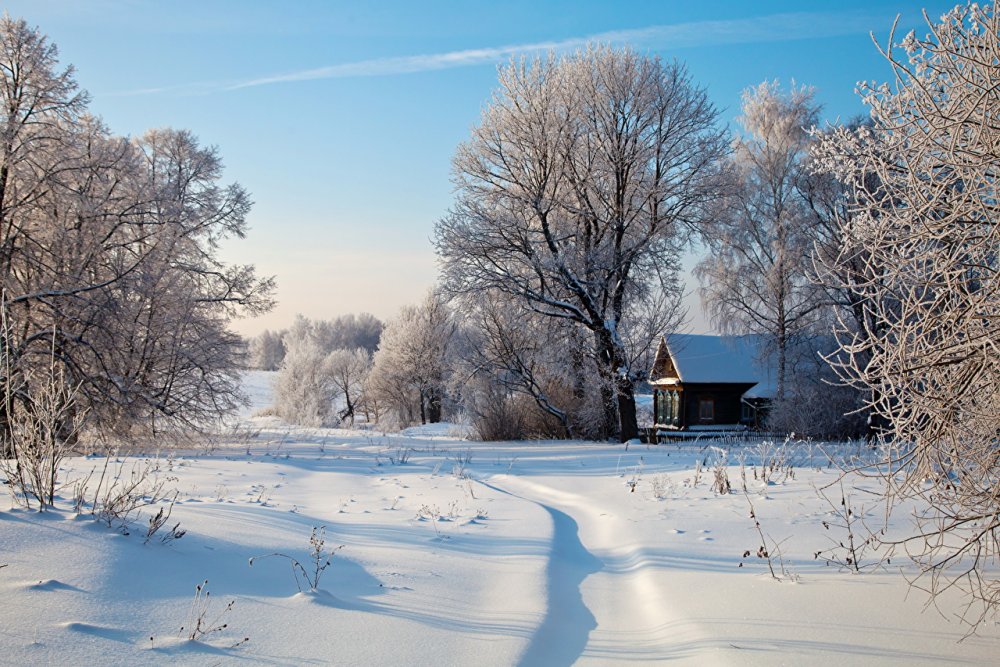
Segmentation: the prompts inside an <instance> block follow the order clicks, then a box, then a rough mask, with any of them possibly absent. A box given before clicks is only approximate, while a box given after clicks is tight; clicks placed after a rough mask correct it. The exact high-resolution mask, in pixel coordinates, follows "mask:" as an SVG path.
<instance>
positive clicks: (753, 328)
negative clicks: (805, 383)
mask: <svg viewBox="0 0 1000 667" xmlns="http://www.w3.org/2000/svg"><path fill="white" fill-rule="evenodd" d="M818 116H819V106H818V105H817V104H816V102H815V101H814V95H813V91H812V90H811V89H809V88H805V87H793V88H792V89H791V90H790V91H789V92H787V93H785V92H783V91H782V90H781V89H780V88H779V86H778V84H777V83H772V82H764V83H762V84H760V85H759V86H757V87H755V88H751V89H749V90H747V91H746V92H745V93H744V94H743V115H742V117H741V118H740V123H741V125H742V126H743V134H742V135H740V136H738V137H737V138H736V139H735V140H734V142H733V144H734V151H733V156H732V160H731V165H730V166H731V170H730V171H729V175H730V180H729V183H728V184H727V197H726V199H725V200H724V202H723V205H722V206H720V207H719V209H718V210H717V216H716V220H715V224H714V225H712V226H711V227H708V228H706V233H705V234H704V240H705V241H706V245H707V246H708V255H707V256H706V257H705V258H704V259H703V260H702V261H701V262H700V263H699V264H698V266H697V267H696V269H695V274H696V275H697V276H698V278H699V280H700V281H701V285H702V287H701V296H702V301H703V303H704V304H705V305H706V309H707V311H708V313H709V314H710V317H711V319H712V323H713V324H714V325H715V326H716V327H717V328H718V329H720V330H721V331H723V332H724V333H730V334H745V333H759V334H765V335H767V336H768V337H769V338H770V339H771V340H772V341H773V346H774V352H775V358H776V364H777V369H776V371H777V394H778V398H779V399H783V398H784V395H785V391H786V384H787V380H788V375H789V369H788V352H789V348H790V347H791V345H792V343H793V342H794V340H795V338H796V336H798V335H799V334H801V333H802V332H804V331H805V330H807V329H808V328H809V326H810V324H811V323H812V321H813V320H814V316H815V312H816V310H817V308H819V307H820V306H821V304H822V301H821V300H819V299H818V298H817V297H818V295H819V290H816V289H815V288H814V286H813V284H812V283H811V282H810V281H809V280H808V279H807V268H808V257H809V251H810V248H811V241H812V237H811V234H810V222H811V219H810V216H809V215H808V210H807V208H806V206H805V202H804V201H803V197H802V193H801V191H800V189H799V182H800V177H801V175H802V173H803V170H804V159H805V158H806V156H807V154H808V153H807V151H808V147H809V142H810V138H809V134H808V131H809V129H810V128H811V127H812V126H813V125H815V123H816V121H817V119H818Z"/></svg>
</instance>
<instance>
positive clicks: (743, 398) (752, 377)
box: [649, 334, 774, 431]
mask: <svg viewBox="0 0 1000 667" xmlns="http://www.w3.org/2000/svg"><path fill="white" fill-rule="evenodd" d="M762 344H763V339H762V338H761V337H759V336H732V337H723V336H706V335H693V334H669V335H667V336H664V337H663V338H662V339H661V340H660V344H659V347H658V348H657V350H656V358H655V360H654V362H653V369H652V371H651V372H650V376H649V383H650V385H651V386H652V388H653V422H654V423H653V426H654V428H656V429H658V430H667V431H713V430H714V431H734V430H745V429H747V428H757V427H759V426H760V422H761V418H762V416H763V412H764V411H765V410H766V406H767V403H768V401H769V399H770V398H772V397H773V395H774V387H773V384H774V383H773V382H772V380H771V378H772V376H773V373H772V372H771V371H770V370H769V369H768V365H767V364H766V363H762V361H761V358H762V355H761V350H762Z"/></svg>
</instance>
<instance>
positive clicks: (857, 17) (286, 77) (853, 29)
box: [119, 12, 884, 95]
mask: <svg viewBox="0 0 1000 667" xmlns="http://www.w3.org/2000/svg"><path fill="white" fill-rule="evenodd" d="M880 19H882V17H879V16H876V15H874V14H872V13H868V12H796V13H786V14H771V15H768V16H756V17H752V18H743V19H730V20H719V21H695V22H689V23H675V24H672V25H656V26H649V27H645V28H636V29H630V30H614V31H609V32H601V33H596V34H592V35H586V36H582V37H570V38H567V39H560V40H551V41H542V42H531V43H527V44H511V45H507V46H497V47H487V48H481V49H465V50H461V51H449V52H445V53H433V54H425V55H412V56H399V57H390V58H373V59H370V60H360V61H356V62H350V63H339V64H335V65H328V66H325V67H316V68H312V69H304V70H299V71H295V72H286V73H284V74H275V75H272V76H263V77H259V78H254V79H248V80H245V81H239V82H235V83H232V82H231V83H227V84H220V83H211V82H201V83H195V84H191V85H187V86H183V85H182V86H171V87H164V88H147V89H144V90H137V91H130V92H127V93H119V94H120V95H148V94H163V93H169V92H183V93H188V94H197V93H207V92H216V91H220V90H240V89H244V88H254V87H258V86H268V85H273V84H279V83H291V82H296V81H315V80H318V79H343V78H349V77H372V76H388V75H398V74H410V73H414V72H429V71H434V70H443V69H453V68H456V67H469V66H473V65H482V64H489V63H497V62H501V61H503V60H506V59H508V58H510V57H512V56H518V55H532V54H538V53H548V52H556V53H560V52H566V51H572V50H575V49H579V48H581V47H583V46H585V45H586V44H589V43H592V42H600V43H605V44H626V43H627V44H632V45H634V46H637V47H646V48H660V49H680V48H687V47H696V46H712V45H716V44H740V43H762V42H778V41H790V40H796V39H814V38H822V37H834V36H837V35H847V34H857V33H863V32H867V31H868V30H870V29H871V27H872V26H874V25H878V24H879V22H880ZM883 22H884V21H883Z"/></svg>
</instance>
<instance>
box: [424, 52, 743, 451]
mask: <svg viewBox="0 0 1000 667" xmlns="http://www.w3.org/2000/svg"><path fill="white" fill-rule="evenodd" d="M499 78H500V82H499V84H500V85H499V88H498V90H497V91H496V92H495V94H494V96H493V99H492V101H491V103H490V105H489V106H488V107H487V108H486V109H485V111H484V112H483V117H482V121H481V122H480V124H479V126H477V127H475V128H474V129H473V130H472V136H471V137H470V139H469V140H468V141H467V142H465V143H464V144H462V145H461V146H460V147H459V149H458V151H457V153H456V155H455V158H454V174H455V176H454V181H455V185H456V188H457V196H456V201H455V204H454V206H453V208H452V210H451V213H450V214H449V215H448V216H447V217H445V218H444V219H443V220H441V221H440V222H439V223H438V225H437V228H436V232H435V241H436V246H437V251H438V254H439V256H440V258H441V262H442V268H443V276H444V287H445V289H446V290H447V291H449V292H451V293H457V294H473V295H475V294H486V293H488V292H489V293H498V294H504V295H507V297H509V298H510V299H511V300H512V301H514V302H516V303H520V304H523V305H524V306H527V307H528V308H531V309H533V310H534V311H536V312H538V313H540V314H541V315H544V316H546V317H552V318H560V319H565V320H569V321H571V322H573V323H575V324H576V325H577V326H580V327H582V328H583V329H585V330H586V331H588V332H589V334H590V336H591V337H592V340H593V342H592V345H591V347H590V351H589V354H590V355H591V356H592V357H593V359H594V360H595V363H596V364H597V366H598V367H599V368H600V369H601V375H602V377H603V379H604V381H603V382H602V392H603V396H604V398H603V401H602V403H603V406H604V407H603V411H604V415H603V424H604V426H603V431H604V434H605V435H611V434H617V435H618V436H619V437H621V438H622V439H623V440H627V439H630V438H633V437H635V436H636V435H637V432H638V428H637V424H636V415H635V400H634V396H633V385H634V382H635V376H634V374H633V373H632V371H631V369H630V367H629V361H630V359H629V355H628V352H627V349H626V345H625V343H624V341H623V337H622V331H621V329H622V324H623V319H624V318H626V317H627V313H628V310H629V304H630V303H631V302H633V301H634V300H637V299H639V298H641V297H642V296H643V295H645V294H647V293H648V292H650V291H652V290H654V289H657V288H659V287H661V284H660V283H661V280H660V279H661V278H662V277H663V276H664V275H671V271H674V270H676V266H677V257H678V255H679V248H680V247H681V245H682V244H683V243H684V242H685V240H686V239H687V235H688V233H689V232H690V230H691V229H694V228H697V227H698V226H700V225H701V224H703V222H704V220H705V216H706V210H707V204H708V202H709V201H711V200H712V198H713V197H714V196H715V193H716V192H717V188H715V187H713V184H714V183H715V179H716V175H717V165H718V162H719V159H720V157H721V156H722V155H723V154H724V153H725V152H726V150H727V146H726V142H725V139H724V135H723V133H722V132H721V131H720V130H719V129H718V128H717V127H716V117H717V112H716V110H715V109H714V107H713V106H712V105H711V104H710V103H709V101H708V98H707V95H706V94H705V92H704V91H703V90H701V89H699V88H697V87H696V86H695V85H694V84H693V83H692V82H691V80H690V77H689V76H688V73H687V71H686V70H685V68H684V67H683V66H682V65H680V64H677V63H670V64H664V63H662V62H660V61H659V60H658V59H655V58H649V57H645V56H641V55H639V54H637V53H635V52H634V51H631V50H628V49H623V50H614V49H611V48H606V47H593V48H589V49H587V50H586V51H583V52H580V53H577V54H574V55H571V56H567V57H563V58H556V57H554V56H553V57H549V58H548V59H547V60H533V61H524V60H522V61H515V62H513V63H511V64H510V65H509V66H508V67H507V68H505V69H503V70H502V71H501V72H500V75H499ZM663 285H664V286H667V285H668V283H667V282H664V283H663Z"/></svg>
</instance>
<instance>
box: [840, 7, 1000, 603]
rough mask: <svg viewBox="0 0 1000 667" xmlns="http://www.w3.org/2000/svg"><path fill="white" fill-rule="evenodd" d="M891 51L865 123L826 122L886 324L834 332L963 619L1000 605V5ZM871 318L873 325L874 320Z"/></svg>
mask: <svg viewBox="0 0 1000 667" xmlns="http://www.w3.org/2000/svg"><path fill="white" fill-rule="evenodd" d="M928 26H929V29H930V33H929V34H928V35H926V36H925V37H923V38H920V37H917V36H916V35H915V34H913V33H911V34H909V35H907V36H906V37H905V38H904V39H903V40H902V42H901V43H899V44H893V39H894V37H893V36H890V39H889V46H888V47H887V48H886V49H885V50H884V51H883V54H884V55H885V57H886V58H887V59H888V61H889V62H890V63H891V64H892V67H893V70H894V73H895V81H894V82H893V84H892V85H888V84H886V85H881V86H865V87H864V88H863V94H864V100H865V103H866V104H867V105H868V106H869V107H870V108H871V118H872V125H871V127H870V128H869V127H862V128H860V129H858V130H856V131H854V132H851V131H848V130H846V129H841V130H838V131H836V132H833V133H831V134H830V135H828V136H826V137H824V138H823V140H822V141H823V145H822V148H821V150H820V156H821V159H823V160H824V161H825V164H826V166H827V168H828V169H830V170H831V171H834V172H835V173H837V174H838V176H839V177H840V178H841V179H843V180H844V181H845V182H847V183H849V184H850V186H851V187H852V195H853V198H854V202H855V206H854V210H853V211H852V215H851V216H850V217H849V218H846V219H844V220H843V221H842V225H843V229H842V230H841V231H842V235H843V238H844V239H845V242H844V246H843V248H842V249H841V252H840V254H839V256H837V257H833V258H827V259H826V260H825V261H826V262H827V263H828V264H829V265H832V269H833V270H831V271H830V272H829V273H828V274H827V275H843V272H841V271H838V270H837V269H838V264H839V265H846V264H847V263H849V262H860V263H862V264H863V265H864V266H863V269H864V270H861V271H854V272H853V273H852V275H853V276H855V277H856V278H857V277H864V278H865V279H864V280H859V281H858V282H857V284H855V285H853V289H855V290H856V291H857V293H858V294H860V295H863V304H864V307H865V308H866V309H867V310H868V312H869V313H871V314H872V315H873V317H874V319H875V320H877V321H878V322H879V323H880V328H879V329H878V331H877V335H875V336H870V335H865V336H862V335H858V334H856V333H854V332H853V331H852V328H850V327H847V326H844V327H842V328H841V331H840V332H839V334H840V338H841V343H842V347H843V350H844V351H845V352H846V353H847V354H846V357H844V358H839V361H835V363H838V364H839V370H840V372H841V374H842V376H843V377H844V378H846V379H848V380H849V381H851V382H854V383H856V384H857V385H859V386H861V387H863V388H865V389H866V390H867V391H868V396H869V397H870V398H869V400H870V403H871V407H872V409H873V410H874V411H875V412H876V413H878V414H879V415H881V416H882V417H883V418H884V419H885V420H886V421H887V422H888V423H889V424H890V426H889V432H888V433H887V435H889V436H892V437H893V442H894V443H896V444H895V445H894V446H893V447H891V449H890V452H889V456H888V457H887V460H886V461H885V464H884V468H882V469H881V471H880V472H881V473H882V475H883V476H884V479H885V480H886V481H887V483H888V484H889V486H890V489H891V493H892V494H893V497H894V498H895V499H897V500H899V499H907V498H917V499H919V500H921V501H922V502H921V503H920V504H919V507H923V508H925V509H922V510H919V511H918V513H917V519H918V525H919V530H918V531H917V532H916V534H915V535H913V536H912V537H910V538H909V539H907V540H904V542H905V546H906V548H907V550H908V552H909V553H910V554H911V555H913V557H914V558H915V559H916V560H917V562H918V563H920V564H921V565H922V566H923V568H924V572H925V578H924V579H923V581H924V582H925V583H926V585H927V588H928V589H929V590H930V591H931V593H932V594H938V593H941V592H942V591H944V590H945V589H946V588H948V587H958V588H961V589H962V590H964V591H965V592H966V593H967V594H968V595H969V596H970V600H971V601H972V604H970V607H969V609H968V610H967V613H966V616H965V617H966V620H969V621H970V622H973V623H976V622H979V621H982V620H983V619H984V618H986V616H987V615H989V614H991V613H995V610H996V608H997V603H998V602H1000V581H998V580H997V578H996V574H995V570H992V571H991V570H990V569H988V567H990V566H995V564H996V560H997V557H998V542H997V537H998V535H997V531H998V528H1000V503H998V497H997V484H998V481H1000V457H998V449H1000V447H998V446H1000V440H998V433H1000V282H998V280H1000V275H998V271H1000V265H998V263H1000V225H998V221H997V215H998V195H1000V193H998V185H997V178H998V173H997V169H998V165H1000V160H998V147H1000V123H998V116H997V110H998V109H1000V21H998V19H997V16H996V14H995V12H994V8H993V7H991V6H989V5H986V6H982V7H980V6H977V5H974V4H971V5H963V6H959V7H956V8H955V9H954V10H952V11H950V12H949V13H947V14H946V15H944V16H943V17H942V18H941V21H940V23H932V22H931V21H929V20H928ZM869 333H870V332H869Z"/></svg>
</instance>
